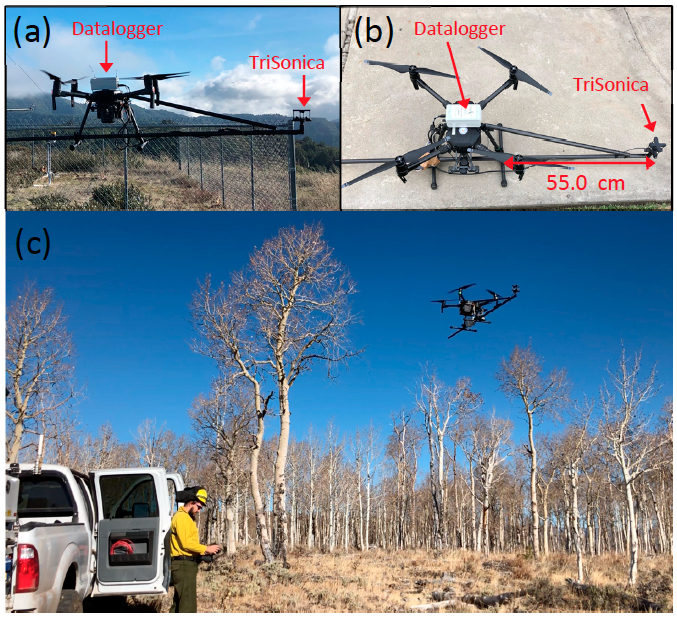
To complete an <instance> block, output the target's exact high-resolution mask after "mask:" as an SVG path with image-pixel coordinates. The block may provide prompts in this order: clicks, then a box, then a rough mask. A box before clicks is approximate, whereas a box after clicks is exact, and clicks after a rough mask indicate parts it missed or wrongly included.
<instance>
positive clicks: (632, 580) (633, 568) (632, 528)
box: [623, 468, 638, 586]
mask: <svg viewBox="0 0 677 618" xmlns="http://www.w3.org/2000/svg"><path fill="white" fill-rule="evenodd" d="M629 476H630V475H629V473H628V470H627V468H624V469H623V477H624V479H625V498H626V501H627V509H628V528H629V530H628V533H629V538H628V548H629V550H630V570H629V575H628V584H629V585H630V586H634V585H635V584H636V583H637V550H638V543H637V523H636V521H635V503H634V500H633V498H632V481H630V480H628V479H629Z"/></svg>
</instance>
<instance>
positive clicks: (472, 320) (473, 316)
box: [430, 283, 520, 339]
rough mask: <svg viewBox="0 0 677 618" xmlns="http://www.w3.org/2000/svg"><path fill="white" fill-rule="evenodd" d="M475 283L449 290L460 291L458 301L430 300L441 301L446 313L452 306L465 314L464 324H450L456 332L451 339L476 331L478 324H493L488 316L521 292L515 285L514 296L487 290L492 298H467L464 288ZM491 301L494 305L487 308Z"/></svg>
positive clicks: (442, 309) (441, 307)
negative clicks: (501, 294) (463, 333)
mask: <svg viewBox="0 0 677 618" xmlns="http://www.w3.org/2000/svg"><path fill="white" fill-rule="evenodd" d="M474 285H475V284H474V283H469V284H468V285H464V286H461V287H460V288H456V289H455V290H449V292H448V293H449V294H453V293H454V292H458V302H453V301H451V300H447V299H443V300H431V301H430V302H432V303H440V311H441V312H442V313H444V310H445V309H449V308H451V307H458V309H459V314H460V315H461V316H463V325H462V326H450V327H449V328H451V330H453V331H454V332H453V333H451V335H449V337H448V339H451V338H452V337H455V336H456V335H458V333H460V332H463V331H467V332H470V333H476V332H477V329H475V328H472V327H473V326H475V325H476V324H491V322H487V319H486V317H487V316H488V315H489V314H490V313H493V312H494V311H496V309H500V308H501V307H502V306H503V305H505V304H507V303H509V302H510V301H511V300H513V299H515V298H516V297H517V295H518V294H519V291H520V289H519V286H518V285H513V286H512V296H500V295H499V294H497V293H496V292H492V291H491V290H487V292H489V294H491V296H492V298H485V299H482V300H466V299H465V297H464V296H463V290H465V289H467V288H471V287H473V286H474ZM491 303H494V306H493V307H492V308H491V309H485V308H484V307H486V306H487V305H490V304H491Z"/></svg>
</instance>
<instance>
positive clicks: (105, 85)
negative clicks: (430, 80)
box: [89, 77, 469, 107]
mask: <svg viewBox="0 0 677 618" xmlns="http://www.w3.org/2000/svg"><path fill="white" fill-rule="evenodd" d="M89 84H90V85H91V87H92V92H93V91H94V90H117V89H118V78H117V77H93V78H92V79H90V80H89ZM468 107H469V106H468Z"/></svg>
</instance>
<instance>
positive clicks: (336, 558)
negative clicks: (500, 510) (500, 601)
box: [129, 546, 672, 613]
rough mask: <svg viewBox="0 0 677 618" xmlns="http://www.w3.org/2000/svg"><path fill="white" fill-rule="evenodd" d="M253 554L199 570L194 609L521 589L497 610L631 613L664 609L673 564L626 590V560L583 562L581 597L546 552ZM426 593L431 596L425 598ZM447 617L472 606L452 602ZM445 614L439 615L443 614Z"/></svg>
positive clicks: (154, 606) (327, 608)
mask: <svg viewBox="0 0 677 618" xmlns="http://www.w3.org/2000/svg"><path fill="white" fill-rule="evenodd" d="M259 557H260V556H259V552H258V550H257V549H256V548H255V547H253V546H250V547H248V548H241V549H240V550H239V551H238V553H237V555H236V556H235V557H234V559H232V560H231V559H227V558H222V559H221V560H220V561H217V562H216V563H214V564H213V565H211V566H208V565H202V566H201V570H200V573H199V575H198V611H200V612H218V613H222V612H275V613H278V612H405V611H408V610H409V608H411V606H413V605H418V604H423V603H429V602H431V601H433V600H434V599H439V598H457V599H460V598H462V597H463V596H464V595H466V594H471V595H492V594H498V593H503V592H509V591H516V590H520V589H526V590H527V591H528V593H527V594H526V595H525V596H522V597H520V598H515V599H513V600H511V601H510V602H508V603H507V604H505V605H503V606H501V607H499V608H498V611H500V612H514V611H516V610H517V611H526V612H560V613H564V612H584V611H605V612H629V611H633V610H634V609H635V608H634V607H633V605H632V602H631V597H630V595H638V596H644V597H646V598H648V599H650V600H651V601H653V602H655V603H659V604H661V605H662V608H663V611H665V612H671V611H672V560H671V559H670V557H668V556H659V557H656V558H645V559H643V560H642V561H641V562H640V565H639V567H640V569H639V573H640V578H639V580H640V581H639V584H638V586H637V589H636V590H634V591H630V590H626V587H625V581H626V578H627V573H626V570H627V562H626V559H625V557H624V556H602V557H597V558H594V557H593V558H591V559H589V561H588V562H587V564H588V567H587V569H588V573H589V582H588V583H591V584H594V585H595V588H594V589H593V590H591V591H590V592H589V593H585V594H580V593H576V592H574V591H572V590H571V588H570V587H569V586H568V585H566V583H565V579H566V578H567V577H575V574H576V560H575V557H574V556H567V555H561V554H554V555H551V556H550V557H549V558H548V559H543V560H542V561H540V562H535V561H534V560H533V559H530V558H528V557H526V556H525V555H520V554H501V555H498V554H495V555H493V554H492V555H491V556H490V557H488V558H487V557H484V556H482V555H479V554H475V553H472V552H464V551H447V552H435V553H432V552H425V551H401V552H385V551H381V550H372V551H369V552H367V553H363V554H361V553H351V554H343V553H335V554H319V553H307V552H305V551H295V552H293V553H292V554H291V556H290V559H289V563H290V568H289V569H283V568H282V567H281V566H279V565H267V566H255V565H254V561H255V560H256V559H258V558H259ZM433 593H434V594H433ZM129 604H130V607H129V609H130V610H131V611H137V612H138V611H161V612H165V611H168V610H169V607H170V605H171V597H170V596H169V595H168V596H166V597H164V598H152V597H146V598H143V597H137V598H136V599H130V601H129ZM445 609H446V610H448V611H458V612H481V611H497V609H496V608H493V609H487V610H480V609H478V608H476V607H475V606H474V605H468V604H466V603H460V602H459V603H457V604H456V605H453V606H449V607H447V608H445ZM443 611H444V610H443Z"/></svg>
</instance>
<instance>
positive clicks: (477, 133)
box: [341, 47, 665, 189]
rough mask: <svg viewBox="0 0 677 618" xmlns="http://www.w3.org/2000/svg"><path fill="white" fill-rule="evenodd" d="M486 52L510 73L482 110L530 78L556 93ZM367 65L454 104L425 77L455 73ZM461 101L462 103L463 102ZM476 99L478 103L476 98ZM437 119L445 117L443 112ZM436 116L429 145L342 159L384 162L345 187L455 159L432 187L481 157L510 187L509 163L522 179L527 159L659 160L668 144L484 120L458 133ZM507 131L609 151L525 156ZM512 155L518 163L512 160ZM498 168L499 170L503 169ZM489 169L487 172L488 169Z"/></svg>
mask: <svg viewBox="0 0 677 618" xmlns="http://www.w3.org/2000/svg"><path fill="white" fill-rule="evenodd" d="M479 49H481V50H482V51H483V52H484V53H486V54H487V55H489V56H491V57H492V58H493V59H494V60H496V62H498V63H499V64H501V65H503V66H504V67H506V68H507V69H508V70H509V71H510V75H509V77H508V79H507V80H506V81H505V82H504V83H503V85H501V86H500V87H499V88H497V89H496V90H495V91H494V92H492V93H491V94H490V95H489V96H488V97H486V98H485V99H483V100H482V101H480V102H479V105H480V107H481V109H482V110H483V109H484V108H485V107H486V106H487V105H488V104H489V103H491V101H493V100H494V99H495V98H496V97H497V96H498V95H499V94H501V93H502V92H504V91H505V90H508V89H510V88H511V87H512V89H513V90H517V86H518V84H519V83H520V82H525V83H527V84H530V85H531V86H533V87H534V88H538V89H539V90H541V91H543V92H545V93H546V94H549V95H552V92H550V91H549V90H548V89H547V88H545V87H544V86H542V85H541V84H539V83H538V82H537V81H536V80H535V79H533V78H532V77H531V76H529V75H527V74H526V73H525V72H524V71H522V70H520V69H518V68H517V66H515V65H514V64H512V63H511V62H509V61H507V60H504V59H503V58H501V57H500V56H497V55H496V54H493V53H492V52H490V51H488V50H486V49H484V48H483V47H479ZM365 63H367V64H370V65H371V64H373V65H378V66H384V67H386V68H389V69H392V70H394V71H397V72H398V73H408V74H409V78H410V79H411V83H412V84H413V86H414V89H415V90H419V89H420V88H422V89H423V90H425V91H426V92H428V93H429V94H430V95H432V96H433V97H434V98H435V99H437V101H439V102H440V103H441V104H442V105H443V106H444V107H445V109H446V107H447V105H451V104H452V102H451V101H447V100H446V99H445V98H444V97H442V96H441V95H440V94H438V93H437V92H435V91H434V90H433V89H432V88H431V87H430V86H428V84H426V83H425V82H424V81H423V80H422V79H421V74H424V75H435V76H438V77H448V78H454V79H455V78H456V76H455V75H451V74H449V73H441V72H440V71H434V70H432V69H425V68H421V67H416V66H414V65H411V66H407V65H403V64H391V63H388V62H377V61H374V60H365ZM457 103H458V101H457ZM470 103H472V101H470ZM437 118H440V116H438V117H437ZM437 118H435V119H434V120H433V124H432V125H431V127H430V131H429V133H428V140H429V143H428V145H427V146H423V147H422V148H418V149H417V150H412V151H411V152H408V153H406V154H404V155H400V156H398V157H395V158H394V159H393V158H390V159H343V160H341V163H342V164H374V163H380V164H381V165H379V166H378V167H376V168H374V169H372V170H371V171H369V172H367V173H366V174H362V175H361V176H358V177H357V178H354V179H353V180H351V181H349V182H346V183H344V184H343V185H342V187H341V188H345V187H349V186H350V185H353V184H355V183H356V182H360V181H361V180H364V179H366V178H369V177H370V176H374V175H375V174H379V173H381V172H385V171H386V170H389V169H391V168H393V167H394V168H395V171H396V172H397V175H398V177H399V178H400V180H402V182H407V179H406V176H407V174H408V173H409V172H411V171H412V170H417V169H424V168H422V167H421V164H422V163H426V162H428V161H431V160H432V159H435V158H437V159H439V162H440V163H453V164H454V165H453V166H449V169H448V171H444V170H438V169H437V168H436V165H437V163H434V164H431V165H430V166H429V167H430V169H431V170H432V182H431V184H430V187H431V188H432V189H437V171H440V172H442V173H447V174H460V175H467V174H468V173H474V174H479V173H480V169H479V166H477V165H475V163H477V162H480V161H498V162H499V163H500V165H501V169H500V172H501V186H502V187H507V186H508V182H507V180H506V162H507V163H508V166H509V167H511V168H512V170H513V172H515V173H516V174H517V176H518V178H519V180H522V178H523V176H524V170H525V169H527V168H528V167H531V166H528V167H527V165H526V164H524V163H521V161H525V162H545V161H552V160H557V161H577V160H596V159H608V158H614V159H643V158H649V157H653V158H654V159H656V158H658V153H660V152H662V151H663V148H664V147H665V144H662V143H660V142H659V141H658V138H657V137H655V138H654V139H653V141H652V142H650V143H649V146H648V147H647V148H644V149H641V148H638V149H636V150H643V152H642V153H631V152H627V151H622V150H613V149H611V148H605V147H603V146H593V145H590V144H581V143H578V142H572V141H569V140H567V139H563V138H560V137H552V136H549V135H541V134H539V133H532V132H530V131H522V130H521V129H511V128H509V127H504V126H503V125H502V124H500V123H499V124H488V123H484V122H482V123H481V124H480V126H479V127H474V128H468V129H467V133H466V134H465V135H463V136H461V135H457V134H456V132H455V131H452V129H450V128H448V127H447V125H446V123H445V122H444V121H443V122H442V123H440V124H438V125H436V124H435V120H437ZM494 132H496V133H497V136H498V141H496V139H495V138H494V135H493V133H494ZM482 133H484V134H485V135H486V136H487V138H488V139H489V141H490V142H491V145H492V146H493V148H494V150H493V151H492V150H489V149H488V148H487V147H486V146H484V145H483V144H481V143H480V141H481V134H482ZM503 133H512V134H514V135H522V136H524V137H531V138H534V139H538V140H543V141H546V142H553V143H555V144H563V145H565V146H572V147H574V148H583V149H586V150H592V151H596V152H600V153H604V154H595V155H520V154H510V153H507V152H505V151H504V149H503ZM448 153H453V156H452V157H444V156H441V155H444V154H448ZM511 159H512V161H511ZM538 167H560V168H564V169H574V168H573V167H569V166H566V165H559V164H557V163H552V164H545V165H540V164H539V165H538ZM497 171H498V170H497ZM482 173H484V172H482Z"/></svg>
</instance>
